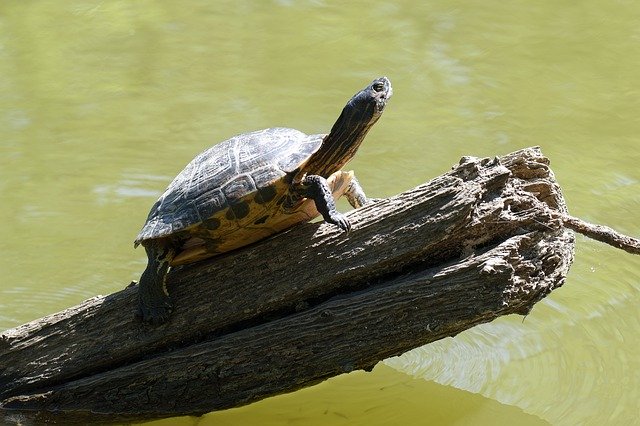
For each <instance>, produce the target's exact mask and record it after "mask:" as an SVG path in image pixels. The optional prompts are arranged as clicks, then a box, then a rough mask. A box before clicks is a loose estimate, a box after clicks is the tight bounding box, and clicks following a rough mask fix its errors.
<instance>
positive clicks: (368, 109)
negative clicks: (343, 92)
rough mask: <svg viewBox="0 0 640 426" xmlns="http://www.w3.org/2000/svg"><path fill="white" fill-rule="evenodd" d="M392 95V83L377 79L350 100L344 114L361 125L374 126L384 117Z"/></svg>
mask: <svg viewBox="0 0 640 426" xmlns="http://www.w3.org/2000/svg"><path fill="white" fill-rule="evenodd" d="M392 94H393V89H392V88H391V81H389V79H388V78H387V77H380V78H376V79H375V80H373V81H372V82H371V84H369V85H368V86H367V87H365V88H364V89H362V90H361V91H359V92H358V93H356V94H355V95H354V96H353V98H351V100H349V102H348V103H347V106H346V107H345V111H344V112H345V113H348V114H349V115H351V117H352V118H353V119H356V120H357V122H359V123H361V124H365V125H372V124H374V123H375V122H376V121H377V120H378V118H380V115H382V112H383V111H384V107H385V106H386V105H387V100H389V98H390V97H391V95H392Z"/></svg>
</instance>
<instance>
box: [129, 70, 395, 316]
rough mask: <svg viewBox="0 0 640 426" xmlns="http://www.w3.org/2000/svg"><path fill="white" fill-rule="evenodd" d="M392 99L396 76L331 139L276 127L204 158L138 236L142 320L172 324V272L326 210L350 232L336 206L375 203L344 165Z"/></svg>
mask: <svg viewBox="0 0 640 426" xmlns="http://www.w3.org/2000/svg"><path fill="white" fill-rule="evenodd" d="M391 93H392V90H391V82H390V81H389V79H387V78H386V77H381V78H378V79H376V80H374V81H373V82H372V83H371V84H369V85H368V86H367V87H365V88H364V89H363V90H361V91H360V92H358V93H356V94H355V96H353V97H352V98H351V99H350V100H349V102H347V105H346V106H345V107H344V109H343V110H342V114H340V117H338V120H337V121H336V123H335V124H334V125H333V127H332V128H331V132H330V133H329V134H328V135H306V134H304V133H302V132H300V131H298V130H294V129H286V128H271V129H266V130H260V131H257V132H252V133H244V134H241V135H238V136H235V137H233V138H231V139H228V140H226V141H224V142H221V143H219V144H218V145H215V146H213V147H212V148H209V149H208V150H206V151H204V152H203V153H201V154H200V155H198V156H197V157H195V158H194V159H193V160H192V161H191V162H190V163H189V164H188V165H187V167H185V169H184V170H183V171H182V172H181V173H180V174H179V175H178V176H177V177H176V178H175V179H174V180H173V182H171V184H170V185H169V187H168V188H167V190H166V191H165V192H164V194H162V196H160V199H158V201H157V202H156V203H155V204H154V205H153V207H152V208H151V211H150V212H149V217H148V218H147V222H146V223H145V225H144V227H143V228H142V230H141V231H140V234H138V238H136V241H135V245H136V246H137V245H138V244H142V245H143V246H144V248H145V250H146V252H147V257H148V264H147V268H146V269H145V271H144V272H143V273H142V276H141V277H140V284H139V288H138V295H139V297H138V299H139V305H138V313H137V316H138V317H140V318H142V320H144V321H146V322H151V323H154V324H160V323H162V322H165V321H166V320H167V319H168V317H169V314H170V312H171V309H172V305H171V300H170V297H169V294H168V293H167V289H166V286H165V279H166V274H167V271H168V269H169V267H170V266H175V265H181V264H184V263H189V262H193V261H196V260H200V259H204V258H206V257H210V256H213V255H216V254H219V253H224V252H227V251H229V250H233V249H235V248H238V247H242V246H245V245H247V244H250V243H253V242H255V241H258V240H260V239H262V238H265V237H267V236H269V235H272V234H274V233H276V232H279V231H282V230H283V229H286V228H289V227H291V226H293V225H295V224H297V223H301V222H306V221H308V220H311V219H313V218H314V217H316V216H318V215H319V214H320V215H322V217H323V218H324V220H325V221H326V222H329V223H332V224H334V225H336V226H338V227H339V228H340V229H342V230H344V231H349V230H350V227H351V225H350V224H349V221H348V220H347V218H346V217H345V216H344V215H343V214H341V213H339V212H338V211H337V210H336V207H335V200H336V199H337V198H339V197H340V196H342V195H345V196H346V197H347V199H348V200H349V203H350V204H351V205H352V206H353V207H354V208H357V207H360V206H361V205H363V204H365V203H366V202H367V198H366V196H365V195H364V192H363V191H362V188H360V185H359V184H358V181H357V180H356V179H355V177H354V175H353V172H343V171H341V170H340V169H341V168H342V167H343V166H344V165H345V164H346V163H347V162H348V161H349V160H351V158H352V157H353V156H354V154H355V153H356V150H357V149H358V147H359V146H360V143H361V142H362V140H363V139H364V137H365V135H366V134H367V132H368V131H369V129H370V128H371V126H373V124H374V123H375V122H376V121H377V120H378V118H379V117H380V115H381V114H382V111H383V110H384V107H385V105H386V103H387V100H388V99H389V97H390V96H391Z"/></svg>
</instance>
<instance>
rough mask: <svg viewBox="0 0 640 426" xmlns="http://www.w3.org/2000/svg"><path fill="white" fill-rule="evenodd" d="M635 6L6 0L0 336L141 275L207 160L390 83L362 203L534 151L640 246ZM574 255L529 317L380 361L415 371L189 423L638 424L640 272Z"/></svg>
mask: <svg viewBox="0 0 640 426" xmlns="http://www.w3.org/2000/svg"><path fill="white" fill-rule="evenodd" d="M639 13H640V3H637V2H603V1H598V0H586V1H583V2H547V3H540V2H525V1H522V0H517V1H514V2H498V1H489V2H476V3H473V2H465V3H461V2H457V1H451V0H446V1H445V0H429V1H426V2H425V1H413V0H401V1H394V2H377V3H375V4H370V3H367V4H366V5H365V4H360V3H359V2H348V3H345V2H342V3H336V2H332V1H324V2H315V1H299V2H293V1H290V2H289V1H279V2H275V1H274V2H245V1H219V2H215V3H214V2H191V3H190V6H189V7H184V6H183V5H181V4H179V3H177V2H150V1H141V2H122V1H110V2H101V1H74V0H71V1H67V2H63V3H62V4H60V2H3V3H2V4H0V16H1V19H0V73H1V75H2V76H3V78H2V79H0V95H1V96H0V132H1V133H2V137H0V235H2V238H1V239H0V254H1V256H0V329H5V328H9V327H13V326H16V325H18V324H20V323H23V322H26V321H28V320H31V319H33V318H36V317H40V316H42V315H45V314H47V313H51V312H55V311H59V310H61V309H64V308H66V307H68V306H71V305H73V304H76V303H79V302H80V301H82V300H83V299H86V298H88V297H90V296H93V295H96V294H106V293H111V292H114V291H117V290H119V289H121V288H124V287H125V286H126V284H127V283H128V282H129V281H130V280H131V279H137V278H138V276H139V274H140V272H141V271H142V269H143V268H144V261H145V259H144V253H143V252H141V251H140V250H138V251H134V250H133V248H132V241H133V239H134V238H135V236H136V235H137V232H138V231H139V229H140V227H141V226H142V224H143V223H144V220H145V218H146V215H147V212H148V209H149V206H150V205H151V204H152V203H153V202H154V201H155V199H156V198H157V196H158V195H159V194H160V193H161V192H162V191H163V190H164V188H165V187H166V186H167V184H168V183H169V181H170V179H171V177H173V176H175V175H176V174H177V173H178V172H179V171H180V170H181V169H182V168H183V167H184V165H185V164H187V162H188V161H189V160H191V159H192V158H193V157H194V156H195V155H196V154H198V153H199V152H201V151H202V150H204V149H205V148H207V147H209V146H211V145H212V144H214V143H216V142H218V141H222V140H224V139H226V138H228V137H230V136H233V135H235V134H238V133H242V132H247V131H251V130H255V129H260V128H265V127H270V126H286V127H293V128H297V129H300V130H302V131H304V132H306V133H310V134H311V133H320V132H326V131H328V130H329V128H330V126H331V124H332V123H333V122H334V120H335V117H336V116H337V114H338V113H339V111H340V109H341V108H342V106H343V105H344V101H345V100H346V99H348V98H349V97H350V96H351V95H352V93H353V91H354V90H355V89H357V88H359V87H361V85H362V84H363V83H366V82H368V81H370V80H371V78H373V77H374V76H378V75H388V76H389V77H390V78H391V79H392V80H393V81H394V87H395V95H394V99H393V105H391V104H390V106H389V109H388V111H387V112H385V117H384V118H383V120H384V123H382V124H379V125H378V126H377V127H376V128H375V129H373V130H372V132H371V133H370V134H369V136H368V137H367V139H366V140H365V142H364V144H363V146H362V148H361V149H360V151H359V152H358V155H357V157H356V158H355V159H354V161H353V162H352V163H351V164H350V167H352V168H353V169H355V170H356V171H357V173H358V176H359V179H360V181H361V182H362V184H363V186H364V187H365V189H366V190H367V192H368V193H369V194H370V195H372V196H385V195H391V194H394V193H397V192H400V191H402V190H404V189H406V188H409V187H412V186H414V185H417V184H419V183H422V182H423V181H425V180H426V179H428V178H429V177H433V176H436V175H438V174H440V173H442V172H444V171H446V170H447V169H448V168H449V166H450V165H451V164H453V163H456V162H457V161H458V159H459V158H460V157H461V156H462V155H476V156H482V155H486V156H493V155H496V154H502V153H506V152H509V151H512V150H515V149H518V148H522V147H524V146H528V145H542V148H543V152H544V153H545V154H546V155H547V156H549V157H550V158H551V160H552V167H553V169H554V171H555V173H556V175H557V178H558V180H559V182H560V184H561V185H562V187H563V190H564V193H565V196H566V198H567V202H568V204H569V208H570V210H571V212H572V213H573V214H574V215H576V216H580V217H583V218H585V219H587V220H590V221H593V222H597V223H604V224H607V225H609V226H612V227H614V228H617V229H619V230H621V231H623V232H625V233H628V234H632V235H640V228H639V225H640V223H639V222H638V220H637V216H638V215H637V212H638V210H639V205H640V174H639V168H638V162H639V161H640V158H639V156H640V151H639V150H638V135H640V121H638V120H637V117H638V116H640V102H639V99H640V97H639V96H638V94H639V93H640V86H638V84H639V83H638V79H637V73H638V69H640V44H639V43H638V39H639V36H640V33H639V32H638V25H637V16H638V14H639ZM577 244H578V246H577V254H576V263H575V264H574V266H573V269H572V271H571V273H570V275H569V278H568V280H567V283H566V284H565V287H564V288H562V289H559V290H557V291H554V293H553V294H551V295H550V296H549V297H548V298H547V299H546V300H544V301H543V302H541V303H540V304H538V306H536V308H535V309H534V310H533V312H532V313H531V314H530V315H529V316H528V317H527V318H526V319H525V320H524V321H523V320H522V319H521V318H520V317H513V318H502V319H499V320H497V321H495V322H494V323H492V324H489V325H484V326H482V327H477V328H475V329H473V330H470V331H468V332H466V333H463V334H461V335H459V336H457V337H456V338H454V339H446V340H443V341H441V342H438V343H435V344H432V345H428V346H427V347H424V348H420V349H417V350H415V351H412V352H410V353H408V354H406V355H404V356H402V357H399V358H394V359H391V360H388V361H387V364H388V365H391V366H393V367H394V368H395V369H396V370H397V371H402V372H404V373H407V374H400V373H397V371H396V372H393V370H392V369H390V368H386V367H385V368H384V369H382V368H380V367H379V368H377V369H376V370H374V372H373V373H371V375H359V374H356V375H349V376H346V377H341V378H338V379H337V380H336V381H331V382H330V383H329V384H323V385H321V386H318V387H314V388H312V389H308V390H306V391H304V392H299V393H295V394H292V395H287V396H285V397H282V398H276V399H273V400H267V401H264V402H262V403H259V404H255V405H252V406H251V407H245V408H243V409H239V410H237V411H236V410H231V411H229V412H224V413H217V414H211V415H207V416H204V417H203V418H201V419H199V420H198V423H199V424H223V423H224V422H225V421H228V422H230V423H227V424H233V423H236V424H238V423H241V422H243V423H255V422H256V421H258V422H262V423H268V422H269V421H272V420H273V422H276V420H277V421H278V422H279V424H282V423H291V424H295V423H296V422H297V423H300V424H307V425H309V424H327V423H329V424H340V423H344V424H389V423H393V420H398V421H399V422H404V423H412V424H420V423H421V420H426V421H431V422H432V423H434V424H451V423H456V424H493V423H495V421H492V419H493V420H495V419H498V420H499V419H507V420H505V422H507V421H509V422H512V423H520V424H523V423H524V424H536V423H538V424H539V423H540V421H539V420H540V419H543V420H542V422H544V421H549V422H551V423H553V424H601V423H605V424H612V423H613V424H628V423H631V422H633V421H636V419H637V418H638V414H639V413H638V406H637V401H638V400H639V399H640V393H639V392H640V390H639V389H640V373H639V372H640V365H639V363H640V361H639V359H640V358H639V357H638V356H637V353H638V351H639V350H640V339H639V338H638V336H639V334H638V330H640V327H639V324H638V321H639V318H640V316H639V315H638V312H637V306H638V303H639V301H640V295H639V291H640V285H639V284H640V263H639V262H638V260H637V259H635V258H631V256H628V255H623V254H620V253H616V252H615V251H614V250H612V249H609V248H607V247H604V246H602V245H600V244H598V243H594V242H592V241H587V240H585V239H584V238H580V237H579V238H578V241H577ZM383 367H384V366H383ZM390 371H391V372H392V373H395V374H392V373H390ZM414 377H418V378H421V379H426V380H434V381H436V382H438V383H442V384H445V385H449V386H452V387H448V386H441V385H436V384H434V383H433V382H427V381H426V380H424V381H422V380H421V381H416V380H415V379H414ZM362 378H366V380H362V381H361V379H362ZM418 382H419V383H420V384H417V383H418ZM454 387H455V388H454ZM459 389H463V390H464V391H462V390H459ZM467 391H469V392H467ZM340 392H342V393H340ZM470 392H474V393H475V392H478V393H479V394H481V395H483V396H484V397H480V396H479V395H477V394H471V393H470ZM380 393H382V395H383V396H382V397H380ZM283 400H284V401H287V402H286V404H283V405H280V404H282V401H283ZM385 401H386V402H388V403H385ZM406 401H408V402H406ZM447 401H454V402H455V403H453V404H449V405H446V402H447ZM496 401H499V402H501V403H503V404H509V405H513V406H517V407H519V408H515V407H513V406H506V405H502V404H498V403H497V402H496ZM440 406H443V407H448V408H449V409H448V411H447V410H444V409H443V410H439V408H438V407H440ZM305 407H306V408H308V411H304V409H305ZM521 410H524V411H525V412H526V413H529V414H532V415H533V416H532V415H529V414H524V413H523V412H522V411H521ZM229 419H231V420H229ZM238 419H240V420H238ZM300 419H302V420H300ZM180 422H181V423H182V424H191V423H193V421H191V420H189V419H181V420H180ZM160 423H162V422H160ZM171 424H174V423H173V421H172V423H171Z"/></svg>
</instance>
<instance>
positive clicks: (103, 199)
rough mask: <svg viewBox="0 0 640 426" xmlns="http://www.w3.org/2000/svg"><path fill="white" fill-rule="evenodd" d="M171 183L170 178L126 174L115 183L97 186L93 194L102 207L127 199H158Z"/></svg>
mask: <svg viewBox="0 0 640 426" xmlns="http://www.w3.org/2000/svg"><path fill="white" fill-rule="evenodd" d="M170 181H171V178H170V177H168V176H159V175H149V174H138V173H126V174H124V175H123V176H122V177H121V178H120V179H118V180H117V181H116V182H114V183H106V184H101V185H96V186H94V188H93V194H94V195H95V196H96V199H97V202H98V204H100V205H104V204H109V203H118V202H121V201H123V200H125V199H127V198H137V197H143V198H157V197H158V196H159V195H160V194H161V193H162V190H164V189H165V188H166V186H167V184H168V183H169V182H170Z"/></svg>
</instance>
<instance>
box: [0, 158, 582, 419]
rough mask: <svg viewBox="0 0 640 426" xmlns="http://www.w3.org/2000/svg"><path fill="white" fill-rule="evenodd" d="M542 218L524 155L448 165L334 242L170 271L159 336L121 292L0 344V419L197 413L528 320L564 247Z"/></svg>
mask: <svg viewBox="0 0 640 426" xmlns="http://www.w3.org/2000/svg"><path fill="white" fill-rule="evenodd" d="M541 206H543V207H542V208H541ZM556 213H566V208H565V205H564V200H563V198H562V195H561V193H560V189H559V187H558V185H557V183H556V182H555V179H554V177H553V173H552V172H551V170H550V169H549V167H548V160H547V159H546V158H545V157H544V156H543V155H542V154H541V152H540V150H539V149H538V148H528V149H525V150H521V151H518V152H515V153H512V154H509V155H506V156H504V157H501V158H499V159H494V160H490V159H478V158H471V157H468V158H463V160H462V161H461V163H460V164H459V165H457V166H456V167H454V169H453V170H452V171H451V172H449V173H447V174H444V175H442V176H439V177H437V178H435V179H433V180H431V181H430V182H428V183H426V184H423V185H420V186H418V187H417V188H414V189H412V190H410V191H407V192H404V193H402V194H399V195H397V196H395V197H391V198H389V199H384V200H381V201H379V202H377V203H375V204H372V205H368V206H366V207H364V208H361V209H358V210H356V211H353V212H350V213H349V218H350V220H351V221H352V223H353V229H352V231H351V233H350V234H349V235H348V236H347V235H344V234H342V233H341V232H339V231H337V230H335V229H333V228H332V227H331V226H327V225H325V224H317V223H313V224H306V225H302V226H299V227H296V228H294V229H292V230H290V231H288V232H286V233H284V234H280V235H278V236H275V237H273V238H270V239H268V240H266V241H263V242H261V243H259V244H256V245H253V246H251V247H248V248H245V249H243V250H240V251H237V252H234V253H231V254H228V255H226V256H222V257H218V258H215V259H211V260H209V261H206V262H201V263H199V264H196V265H190V266H187V267H181V268H176V269H175V270H173V271H172V272H171V274H170V282H169V287H170V291H171V293H172V294H173V296H174V298H175V305H176V310H175V312H174V315H173V317H172V319H171V321H170V322H169V323H168V324H165V325H163V326H160V327H156V328H153V327H151V326H146V325H142V324H140V323H137V322H134V321H133V320H132V312H133V311H134V308H135V297H136V290H137V289H136V287H135V286H133V287H129V288H126V289H124V290H122V291H120V292H117V293H114V294H112V295H109V296H106V297H104V296H99V297H94V298H92V299H89V300H87V301H85V302H84V303H82V304H81V305H78V306H76V307H74V308H70V309H67V310H65V311H63V312H60V313H57V314H54V315H50V316H48V317H45V318H42V319H40V320H36V321H34V322H31V323H29V324H25V325H23V326H20V327H17V328H15V329H12V330H8V331H6V332H4V333H3V334H2V336H1V338H0V401H2V402H1V403H0V412H1V413H3V414H4V415H5V416H11V415H12V413H14V412H22V413H24V412H28V411H29V410H34V411H35V412H36V414H35V415H37V416H39V418H41V419H45V418H48V417H47V416H50V415H53V414H52V413H53V412H54V411H55V412H56V413H57V414H56V416H58V417H55V418H59V419H60V418H62V419H64V420H65V421H70V420H74V419H76V420H81V421H84V420H86V419H87V418H89V417H88V416H89V415H91V418H96V417H95V416H96V415H97V414H98V413H102V414H103V415H104V416H106V417H105V418H104V419H107V420H115V419H119V420H121V419H133V420H135V419H144V418H153V417H163V416H173V415H178V414H189V413H191V414H192V413H203V412H207V411H211V410H216V409H222V408H228V407H233V406H237V405H241V404H244V403H248V402H251V401H255V400H258V399H261V398H264V397H266V396H269V395H274V394H278V393H282V392H287V391H291V390H295V389H298V388H300V387H303V386H308V385H310V384H313V383H317V382H318V381H321V380H324V379H326V378H328V377H331V376H334V375H336V374H340V373H343V372H346V371H351V370H353V369H361V368H369V367H372V366H373V365H375V363H376V362H378V361H379V360H381V359H384V358H386V357H389V356H393V355H397V354H400V353H402V352H405V351H407V350H409V349H411V348H414V347H416V346H419V345H422V344H425V343H428V342H431V341H434V340H437V339H440V338H442V337H445V336H451V335H455V334H457V333H459V332H460V331H462V330H465V329H467V328H469V327H472V326H473V325H476V324H480V323H483V322H487V321H491V320H493V319H494V318H496V317H497V316H500V315H505V314H509V313H520V314H525V313H528V312H529V310H530V309H531V308H532V306H533V305H534V303H535V302H537V301H538V300H540V299H541V298H542V297H544V296H545V295H546V294H548V293H549V292H550V291H551V290H552V289H554V288H556V287H558V286H560V285H562V283H563V282H564V278H565V276H566V273H567V271H568V268H569V265H570V263H571V261H572V257H573V234H572V233H571V232H570V231H567V230H565V229H564V228H563V227H562V221H561V220H559V219H558V218H557V217H554V215H555V214H556ZM60 416H62V417H60ZM104 419H103V420H104Z"/></svg>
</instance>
